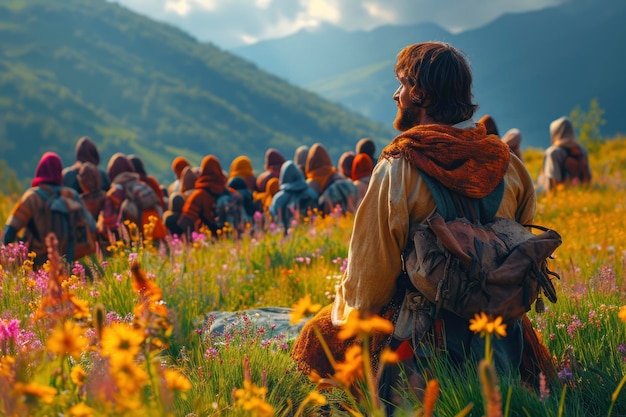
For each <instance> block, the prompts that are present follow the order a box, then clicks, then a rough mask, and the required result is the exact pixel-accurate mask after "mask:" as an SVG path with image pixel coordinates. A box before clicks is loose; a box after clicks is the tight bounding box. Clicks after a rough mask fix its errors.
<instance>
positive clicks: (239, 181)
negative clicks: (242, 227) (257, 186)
mask: <svg viewBox="0 0 626 417" xmlns="http://www.w3.org/2000/svg"><path fill="white" fill-rule="evenodd" d="M228 187H230V188H232V189H233V190H235V191H237V192H238V193H239V194H240V195H241V197H242V198H243V208H244V210H245V214H246V222H251V221H252V219H253V218H254V213H255V212H257V211H259V212H262V211H263V207H261V205H259V204H255V202H254V197H253V195H252V191H250V189H249V188H248V184H246V182H245V181H244V179H243V178H241V177H232V178H230V179H229V180H228Z"/></svg>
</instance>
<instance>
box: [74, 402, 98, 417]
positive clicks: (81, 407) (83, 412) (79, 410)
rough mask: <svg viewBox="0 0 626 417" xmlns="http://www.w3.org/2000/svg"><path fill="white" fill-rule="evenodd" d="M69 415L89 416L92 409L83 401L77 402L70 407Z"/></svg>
mask: <svg viewBox="0 0 626 417" xmlns="http://www.w3.org/2000/svg"><path fill="white" fill-rule="evenodd" d="M69 414H70V417H91V416H93V409H92V408H91V407H89V406H88V405H87V404H85V403H78V404H76V405H73V406H72V407H71V408H70V413H69Z"/></svg>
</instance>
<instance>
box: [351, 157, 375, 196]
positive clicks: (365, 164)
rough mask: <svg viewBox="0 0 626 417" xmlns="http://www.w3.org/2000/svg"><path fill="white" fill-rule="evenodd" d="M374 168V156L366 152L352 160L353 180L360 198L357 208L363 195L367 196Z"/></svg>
mask: <svg viewBox="0 0 626 417" xmlns="http://www.w3.org/2000/svg"><path fill="white" fill-rule="evenodd" d="M373 168H374V164H373V163H372V158H370V157H369V155H368V154H365V153H360V154H358V155H357V156H356V157H355V158H354V161H353V162H352V181H353V182H354V185H356V188H357V190H358V191H359V198H358V200H357V203H356V206H357V208H358V207H359V204H361V201H362V200H363V197H365V193H366V192H367V187H368V186H369V183H370V178H371V176H372V169H373Z"/></svg>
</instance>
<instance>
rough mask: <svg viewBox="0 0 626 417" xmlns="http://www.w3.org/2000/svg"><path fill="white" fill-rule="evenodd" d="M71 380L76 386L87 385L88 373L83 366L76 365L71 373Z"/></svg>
mask: <svg viewBox="0 0 626 417" xmlns="http://www.w3.org/2000/svg"><path fill="white" fill-rule="evenodd" d="M70 378H71V379H72V382H73V383H74V384H76V385H77V386H79V387H82V386H83V384H84V383H85V379H87V372H85V370H84V369H83V367H82V366H80V365H74V366H72V370H71V371H70Z"/></svg>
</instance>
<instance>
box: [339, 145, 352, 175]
mask: <svg viewBox="0 0 626 417" xmlns="http://www.w3.org/2000/svg"><path fill="white" fill-rule="evenodd" d="M355 156H356V154H355V153H354V152H352V151H348V152H344V153H342V154H341V156H340V157H339V161H338V162H337V167H338V168H339V172H340V173H341V175H343V176H344V177H346V178H351V177H352V161H354V157H355Z"/></svg>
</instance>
